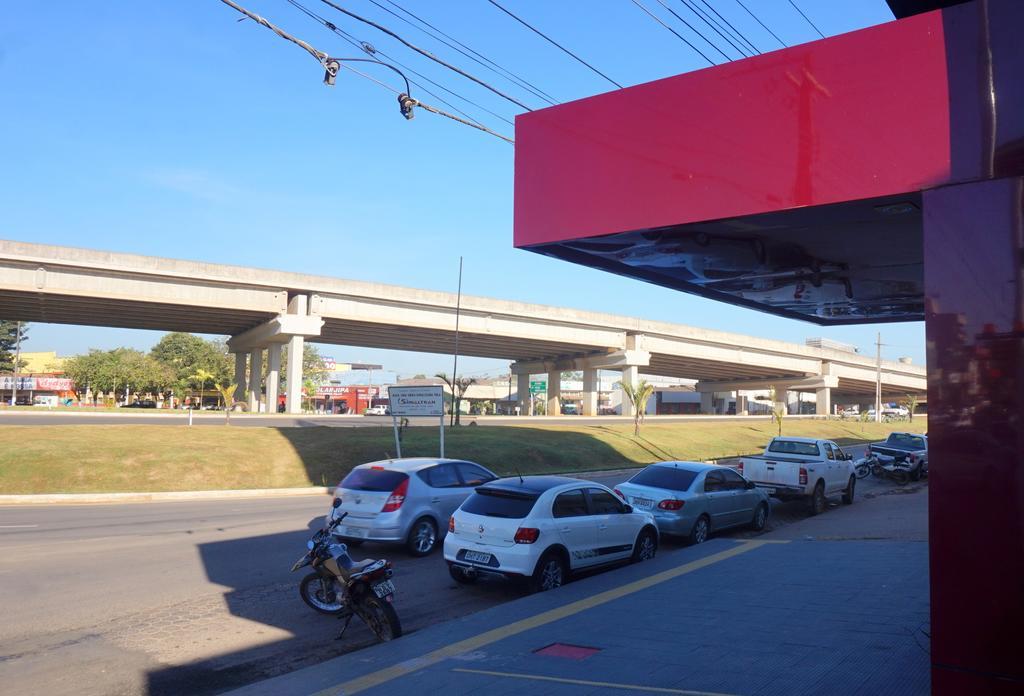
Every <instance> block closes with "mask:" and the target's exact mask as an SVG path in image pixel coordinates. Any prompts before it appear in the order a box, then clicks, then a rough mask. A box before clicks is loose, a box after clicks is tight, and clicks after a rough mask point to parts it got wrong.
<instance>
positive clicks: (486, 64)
mask: <svg viewBox="0 0 1024 696" xmlns="http://www.w3.org/2000/svg"><path fill="white" fill-rule="evenodd" d="M370 2H371V3H373V4H374V5H376V6H377V7H379V8H381V9H382V10H384V11H385V12H388V13H390V14H392V15H394V16H395V17H397V18H398V19H400V20H402V21H403V22H405V23H406V24H408V25H409V26H411V27H413V28H414V29H417V30H419V31H421V32H423V33H424V34H426V35H427V36H430V37H432V38H434V39H436V40H437V41H440V42H441V43H443V44H444V45H446V46H448V47H449V48H451V49H452V50H454V51H458V52H459V53H461V54H462V55H464V56H466V57H467V58H469V59H470V60H472V61H474V62H475V63H478V64H479V65H480V66H482V67H483V68H485V69H487V70H490V71H491V72H492V73H494V74H495V75H497V76H499V77H501V78H504V79H506V80H510V81H511V82H513V83H515V84H516V85H518V86H519V87H522V88H523V89H525V90H527V91H528V92H530V93H532V94H533V95H534V96H535V97H537V98H538V99H542V100H543V101H546V102H547V103H548V104H550V105H552V106H554V105H555V104H558V100H556V99H555V98H554V97H552V96H551V95H550V94H548V93H547V92H545V91H544V90H542V89H541V88H540V87H537V86H536V85H534V84H533V83H531V82H530V81H529V80H527V79H525V78H523V77H520V76H519V75H517V74H515V73H514V72H512V71H510V70H508V69H507V68H504V67H502V66H500V65H498V64H497V63H495V62H494V61H493V60H491V59H490V58H488V57H487V56H485V55H483V54H481V53H479V52H478V51H475V50H473V49H472V48H470V47H469V46H467V45H466V44H464V43H462V42H461V41H459V40H458V39H456V38H455V37H453V36H451V35H450V34H446V33H445V32H444V31H442V30H441V29H438V28H437V27H435V26H434V25H433V24H431V23H430V22H428V21H427V20H425V19H423V18H422V17H419V16H417V15H416V14H414V13H412V12H410V11H409V10H407V9H405V8H404V7H402V6H401V5H399V4H398V3H396V2H393V0H385V2H387V3H388V4H389V5H392V6H393V7H395V8H397V9H398V10H399V11H401V12H404V13H405V14H407V15H409V16H410V17H412V18H413V19H415V20H416V21H417V22H420V23H421V24H423V25H424V26H427V27H429V29H430V30H433V31H430V30H428V29H424V28H423V27H419V26H417V25H416V24H413V23H412V22H410V21H409V20H408V19H406V18H405V17H403V16H401V15H400V14H397V13H396V12H394V11H392V10H390V9H388V8H387V7H384V6H383V5H381V4H380V3H379V2H377V0H370ZM437 34H440V36H438V35H437ZM442 37H443V38H442ZM460 47H461V48H460ZM463 49H465V50H463ZM492 66H493V67H492Z"/></svg>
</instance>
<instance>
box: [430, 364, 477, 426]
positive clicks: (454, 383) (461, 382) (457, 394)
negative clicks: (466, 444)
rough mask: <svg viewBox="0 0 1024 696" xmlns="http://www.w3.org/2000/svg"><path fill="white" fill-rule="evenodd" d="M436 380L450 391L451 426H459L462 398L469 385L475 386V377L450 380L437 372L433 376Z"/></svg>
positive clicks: (442, 373)
mask: <svg viewBox="0 0 1024 696" xmlns="http://www.w3.org/2000/svg"><path fill="white" fill-rule="evenodd" d="M434 376H435V377H437V378H438V379H440V380H442V381H443V382H444V383H445V384H447V385H448V388H449V389H451V390H452V415H451V421H450V424H451V425H461V423H460V416H461V414H462V412H461V409H460V408H459V407H460V406H461V405H462V397H463V396H464V395H465V393H466V390H467V389H469V386H470V385H471V384H476V378H475V377H456V378H455V379H451V378H450V377H448V375H447V373H444V372H438V373H437V374H436V375H434Z"/></svg>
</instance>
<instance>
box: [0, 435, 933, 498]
mask: <svg viewBox="0 0 1024 696" xmlns="http://www.w3.org/2000/svg"><path fill="white" fill-rule="evenodd" d="M926 427H927V422H926V419H924V418H919V419H918V420H915V421H914V423H913V424H910V423H897V424H888V423H886V424H876V423H865V424H862V423H859V422H850V421H814V420H800V421H796V420H794V421H788V422H786V423H784V425H783V433H784V434H786V435H793V436H811V437H825V438H829V439H832V440H835V441H837V442H839V443H840V444H856V443H860V442H871V441H875V440H880V439H884V438H885V437H886V435H888V433H889V432H891V431H893V430H911V431H914V432H923V431H924V430H925V428H926ZM775 433H776V430H775V427H774V426H773V425H772V424H771V423H770V422H767V421H765V422H761V421H756V422H739V423H729V422H723V421H715V422H708V423H699V422H695V423H672V424H664V425H646V426H644V428H643V430H642V431H641V435H640V437H639V438H634V437H633V427H632V426H631V425H625V424H621V425H620V424H614V425H613V424H609V425H607V426H604V425H595V426H559V425H551V426H543V425H539V426H533V425H531V426H529V427H513V426H505V427H496V426H472V427H467V426H464V427H461V428H458V429H454V430H453V429H446V431H445V445H446V447H445V449H446V451H445V454H446V455H448V456H449V457H461V458H465V459H471V460H473V461H476V462H479V463H481V464H483V465H485V466H487V467H489V468H490V469H492V470H494V471H495V472H496V473H498V474H513V473H515V471H516V470H517V469H518V470H519V471H520V472H522V473H523V474H538V473H555V472H559V473H561V472H571V471H587V470H593V469H610V468H619V467H623V468H624V467H632V466H641V465H644V464H647V463H650V462H654V461H659V460H665V459H695V460H705V459H717V458H722V457H728V456H735V455H739V454H749V453H754V452H760V451H761V450H762V449H763V448H764V446H765V444H766V443H767V441H768V439H769V438H770V437H772V436H773V435H774V434H775ZM402 453H403V454H404V455H405V456H407V457H409V456H436V455H437V454H438V433H437V429H436V428H410V429H407V430H406V432H405V439H404V441H403V444H402ZM394 454H395V445H394V438H393V435H392V431H391V428H390V427H381V428H372V427H363V428H330V427H311V428H258V427H227V426H222V427H218V426H195V427H192V428H189V427H187V426H163V425H47V426H17V425H12V426H4V427H3V428H0V494H3V493H6V494H15V493H101V492H102V493H111V492H151V491H186V490H214V489H235V488H288V487H301V486H311V485H313V486H321V485H334V484H336V483H337V482H338V481H339V480H340V479H341V477H342V476H343V475H344V474H345V473H347V472H348V471H349V470H350V469H351V468H352V467H353V466H355V465H356V464H361V463H363V462H368V461H373V460H376V459H384V458H387V457H389V456H392V455H394Z"/></svg>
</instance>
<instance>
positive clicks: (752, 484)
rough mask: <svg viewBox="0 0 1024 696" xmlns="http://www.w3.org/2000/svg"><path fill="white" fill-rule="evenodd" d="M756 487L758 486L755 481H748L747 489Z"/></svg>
mask: <svg viewBox="0 0 1024 696" xmlns="http://www.w3.org/2000/svg"><path fill="white" fill-rule="evenodd" d="M754 488H757V486H755V485H754V482H753V481H747V490H753V489H754Z"/></svg>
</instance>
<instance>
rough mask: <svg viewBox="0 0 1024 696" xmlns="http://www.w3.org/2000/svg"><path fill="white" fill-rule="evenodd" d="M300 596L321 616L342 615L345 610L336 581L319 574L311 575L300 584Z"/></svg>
mask: <svg viewBox="0 0 1024 696" xmlns="http://www.w3.org/2000/svg"><path fill="white" fill-rule="evenodd" d="M299 595H300V596H301V597H302V601H303V602H305V603H306V604H307V605H309V607H310V608H311V609H312V610H313V611H316V612H319V613H321V614H340V613H341V612H342V610H343V609H344V608H345V604H344V602H342V597H341V595H340V594H339V593H338V588H337V586H336V585H335V583H334V581H332V580H328V579H326V578H324V577H323V576H321V575H320V574H319V573H310V574H309V575H307V576H306V577H304V578H302V582H300V583H299Z"/></svg>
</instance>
